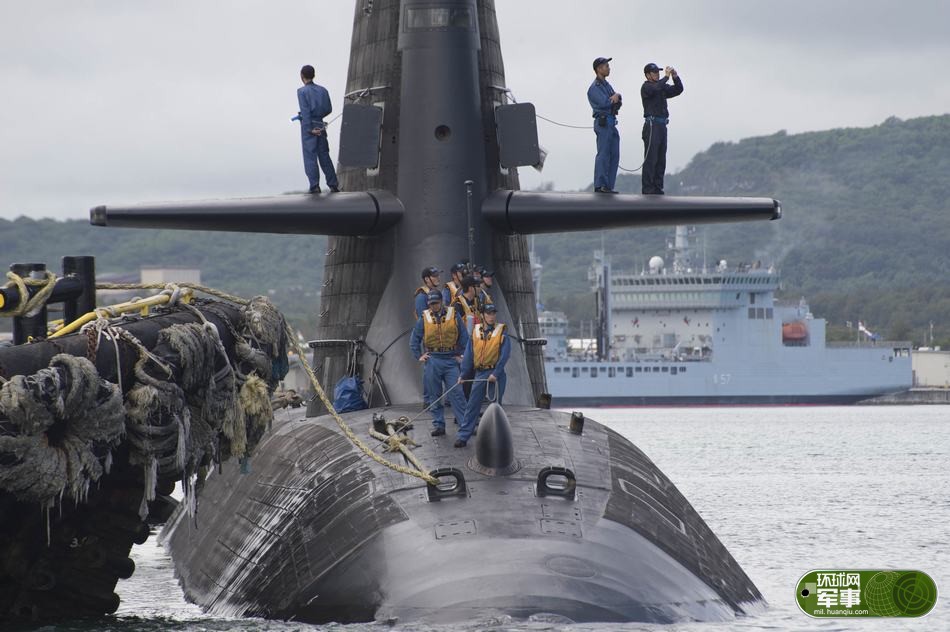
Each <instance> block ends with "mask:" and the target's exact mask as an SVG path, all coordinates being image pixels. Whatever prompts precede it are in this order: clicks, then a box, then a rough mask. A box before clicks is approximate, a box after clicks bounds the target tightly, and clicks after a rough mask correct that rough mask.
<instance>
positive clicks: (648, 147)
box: [640, 64, 683, 195]
mask: <svg viewBox="0 0 950 632" xmlns="http://www.w3.org/2000/svg"><path fill="white" fill-rule="evenodd" d="M643 74H644V75H646V81H644V82H643V86H641V88H640V99H641V100H642V101H643V175H642V177H641V182H642V191H643V194H644V195H663V176H664V175H665V174H666V126H667V124H668V123H669V122H670V111H669V109H668V108H667V107H666V100H667V99H672V98H673V97H675V96H678V95H680V94H682V93H683V81H682V80H681V79H680V77H679V75H678V74H677V73H676V69H674V68H673V67H671V66H667V67H666V68H665V69H664V70H663V78H662V79H660V67H659V66H657V65H656V64H647V65H646V66H644V67H643ZM671 77H672V78H673V85H669V84H668V83H667V82H668V81H669V80H670V78H671Z"/></svg>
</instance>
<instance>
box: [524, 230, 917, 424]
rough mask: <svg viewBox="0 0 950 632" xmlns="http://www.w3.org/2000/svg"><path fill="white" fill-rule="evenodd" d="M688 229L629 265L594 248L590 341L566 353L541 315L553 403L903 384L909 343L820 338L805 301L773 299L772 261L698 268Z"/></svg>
mask: <svg viewBox="0 0 950 632" xmlns="http://www.w3.org/2000/svg"><path fill="white" fill-rule="evenodd" d="M694 236H695V235H694V231H693V229H692V228H691V227H687V226H678V227H677V229H676V238H675V241H674V242H673V243H672V244H671V245H670V250H671V251H672V254H673V257H672V265H671V266H667V265H666V263H665V262H664V260H663V259H662V258H661V257H653V258H652V259H650V262H649V265H648V266H647V267H646V269H644V270H642V271H640V272H636V273H625V272H617V271H614V270H613V269H612V268H611V264H610V259H609V257H607V256H605V254H604V252H603V251H598V252H596V253H595V256H594V263H593V264H592V266H591V268H590V272H589V279H590V281H591V285H592V289H593V291H594V292H595V295H596V304H597V319H596V321H595V325H596V326H595V327H594V330H595V332H596V333H595V336H594V338H595V340H594V343H595V344H593V345H590V344H581V345H575V350H574V352H570V351H568V345H567V344H566V342H567V341H566V333H563V334H561V333H559V332H566V325H567V323H566V322H565V319H564V318H563V317H562V316H559V315H558V314H556V313H552V312H546V313H542V314H541V317H540V323H541V325H542V330H543V334H544V335H545V336H546V337H547V338H548V341H549V344H548V349H549V350H548V352H547V353H546V356H547V357H546V372H547V380H548V384H549V387H550V389H551V393H552V396H553V401H554V404H555V405H561V406H568V405H607V406H609V405H616V406H623V405H654V404H804V403H813V404H817V403H828V404H842V403H854V402H857V401H860V400H863V399H867V398H870V397H875V396H877V395H881V394H884V393H890V392H896V391H901V390H905V389H907V388H909V387H910V386H911V381H912V373H911V357H910V343H909V342H906V341H883V340H879V339H877V337H876V336H871V335H867V334H864V333H859V334H858V335H859V336H860V339H859V340H855V341H853V342H828V341H827V340H826V322H825V320H824V319H823V318H815V317H814V315H813V314H812V313H811V311H810V309H809V306H808V304H807V302H806V301H805V299H804V298H803V299H801V300H800V301H798V302H796V303H794V304H791V305H786V304H782V303H779V302H778V301H776V299H775V292H776V291H777V290H778V289H779V285H780V275H779V272H778V270H776V268H775V267H774V266H768V265H763V264H762V263H761V262H754V263H750V264H741V265H738V266H730V265H729V264H728V263H727V262H726V261H719V262H717V263H716V264H715V266H713V267H711V268H709V267H707V266H705V265H702V264H698V263H697V262H696V261H695V260H694V253H695V248H694V244H693V242H694ZM576 347H580V348H576ZM559 350H560V351H559Z"/></svg>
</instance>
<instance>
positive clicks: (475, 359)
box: [455, 303, 511, 448]
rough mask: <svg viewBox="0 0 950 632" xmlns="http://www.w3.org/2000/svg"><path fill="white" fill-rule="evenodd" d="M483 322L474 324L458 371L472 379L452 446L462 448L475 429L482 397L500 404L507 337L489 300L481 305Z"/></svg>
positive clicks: (508, 342) (463, 378)
mask: <svg viewBox="0 0 950 632" xmlns="http://www.w3.org/2000/svg"><path fill="white" fill-rule="evenodd" d="M484 317H485V322H483V323H480V324H478V325H475V330H474V331H473V332H472V337H471V339H469V342H468V346H466V347H465V356H464V357H463V358H462V375H461V376H460V377H459V380H460V381H462V380H472V379H474V382H473V383H472V392H471V395H470V396H469V398H468V404H467V405H466V407H465V419H464V421H463V422H462V423H461V424H459V429H458V435H457V436H456V439H455V447H456V448H464V447H465V445H466V443H467V442H468V440H469V438H470V437H471V436H472V435H473V434H474V433H475V429H476V423H475V422H476V420H477V419H478V415H479V412H480V411H481V407H482V400H484V399H485V395H486V393H487V395H488V398H489V399H490V400H492V401H495V402H498V403H499V404H501V399H502V397H503V396H504V394H505V384H506V383H507V381H508V378H507V376H506V375H505V364H506V363H507V362H508V357H509V356H510V355H511V341H510V340H509V339H508V336H507V335H506V334H505V326H504V325H502V324H500V323H497V317H498V314H497V309H496V308H495V305H494V304H492V303H489V304H488V305H485V309H484Z"/></svg>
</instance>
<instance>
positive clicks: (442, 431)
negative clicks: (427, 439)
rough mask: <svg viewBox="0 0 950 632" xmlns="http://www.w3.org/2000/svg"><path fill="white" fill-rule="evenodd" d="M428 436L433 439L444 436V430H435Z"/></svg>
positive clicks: (440, 428)
mask: <svg viewBox="0 0 950 632" xmlns="http://www.w3.org/2000/svg"><path fill="white" fill-rule="evenodd" d="M429 434H431V435H432V436H433V437H441V436H442V435H444V434H445V428H442V427H439V428H436V429H435V430H433V431H432V432H431V433H429Z"/></svg>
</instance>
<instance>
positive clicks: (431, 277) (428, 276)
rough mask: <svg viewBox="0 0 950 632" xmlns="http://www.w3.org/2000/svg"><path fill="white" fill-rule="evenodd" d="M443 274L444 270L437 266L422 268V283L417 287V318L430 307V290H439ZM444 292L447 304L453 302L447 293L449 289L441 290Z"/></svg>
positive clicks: (415, 300) (415, 299)
mask: <svg viewBox="0 0 950 632" xmlns="http://www.w3.org/2000/svg"><path fill="white" fill-rule="evenodd" d="M440 274H442V270H439V269H438V268H436V267H433V266H429V267H428V268H424V269H423V270H422V285H420V286H419V287H417V288H416V293H415V298H414V302H415V313H416V316H415V317H416V318H419V317H420V316H422V312H424V311H426V309H427V308H428V307H429V305H428V296H429V292H431V291H432V290H439V282H440V281H439V275H440ZM439 291H441V292H442V296H443V299H444V300H445V303H446V304H449V303H451V301H450V300H449V298H448V296H447V294H448V291H447V290H439Z"/></svg>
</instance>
